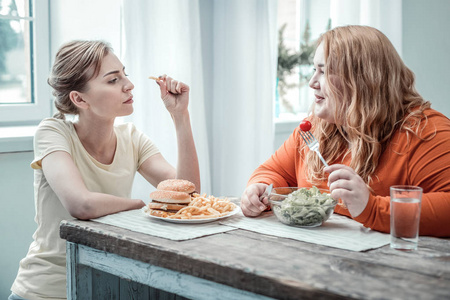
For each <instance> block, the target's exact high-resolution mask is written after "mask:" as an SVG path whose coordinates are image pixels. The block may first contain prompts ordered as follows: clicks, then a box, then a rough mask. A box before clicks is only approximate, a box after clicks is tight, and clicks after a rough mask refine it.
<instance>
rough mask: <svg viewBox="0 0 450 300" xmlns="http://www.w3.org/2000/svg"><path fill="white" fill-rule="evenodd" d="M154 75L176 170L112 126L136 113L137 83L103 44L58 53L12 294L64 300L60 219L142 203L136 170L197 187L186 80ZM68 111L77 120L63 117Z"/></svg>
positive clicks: (132, 134)
mask: <svg viewBox="0 0 450 300" xmlns="http://www.w3.org/2000/svg"><path fill="white" fill-rule="evenodd" d="M156 79H157V80H156V83H157V84H158V85H159V88H160V90H161V98H162V100H163V101H164V104H165V106H166V108H167V110H168V112H169V113H170V114H171V116H172V119H173V122H174V124H175V129H176V134H177V141H178V166H177V168H174V167H173V166H171V165H170V164H169V163H168V162H167V161H166V160H165V159H164V157H163V156H162V154H161V153H160V152H159V150H158V149H157V147H156V146H155V145H154V144H153V143H152V141H151V140H150V139H149V138H148V137H147V136H145V135H144V134H143V133H141V132H140V131H139V130H137V129H136V128H135V127H134V125H132V124H130V123H127V124H121V125H114V121H115V119H116V118H117V117H121V116H127V115H130V114H131V113H132V112H133V102H134V99H133V94H132V91H133V88H134V85H133V83H132V82H131V81H130V80H129V79H128V77H127V74H126V72H125V67H124V66H123V65H122V63H121V62H120V60H119V59H118V58H117V57H116V56H115V55H114V53H113V52H112V49H111V48H110V46H109V45H108V44H106V43H104V42H101V41H73V42H69V43H67V44H65V45H63V46H62V47H61V48H60V50H59V51H58V53H57V54H56V59H55V63H54V65H53V69H52V73H51V75H50V77H49V79H48V83H49V84H50V86H51V87H52V88H53V95H54V96H55V98H56V99H55V105H56V108H57V109H58V111H59V112H58V113H57V114H56V115H55V116H54V117H53V118H48V119H45V120H43V121H42V122H41V124H40V125H39V127H38V129H37V132H36V135H35V145H34V149H35V158H34V160H33V162H32V163H31V167H32V168H33V169H34V170H35V182H34V186H35V206H36V222H37V225H38V227H37V230H36V232H35V234H34V235H33V238H34V241H33V242H32V244H31V246H30V248H29V251H28V254H27V256H26V257H25V258H24V259H22V260H21V262H20V267H19V271H18V275H17V277H16V280H15V282H14V284H13V286H12V288H11V290H12V292H13V294H12V295H11V296H10V299H30V300H31V299H65V298H66V256H65V251H66V250H65V248H66V247H65V242H64V241H63V240H62V239H61V238H60V237H59V223H60V222H61V220H63V219H70V218H79V219H84V220H86V219H92V218H97V217H101V216H104V215H108V214H112V213H116V212H120V211H125V210H131V209H139V208H141V207H143V206H144V205H145V203H144V202H143V201H142V200H141V199H132V198H131V188H132V184H133V179H134V176H135V174H136V171H138V172H139V173H140V174H141V175H142V176H143V177H144V178H145V179H146V180H147V181H148V182H149V183H150V184H152V185H153V186H156V185H157V184H158V183H159V182H161V181H163V180H165V179H169V178H182V179H186V180H189V181H191V182H193V183H194V184H195V186H196V188H197V191H199V190H200V176H199V166H198V159H197V153H196V149H195V145H194V140H193V135H192V131H191V125H190V117H189V112H188V103H189V86H187V85H186V84H184V83H183V82H180V81H177V80H174V79H172V78H170V77H168V76H166V75H163V76H160V77H158V78H156ZM138 101H142V100H141V99H138ZM65 115H75V116H77V120H76V121H74V122H72V121H68V120H66V119H65Z"/></svg>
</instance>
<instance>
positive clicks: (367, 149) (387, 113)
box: [305, 26, 430, 185]
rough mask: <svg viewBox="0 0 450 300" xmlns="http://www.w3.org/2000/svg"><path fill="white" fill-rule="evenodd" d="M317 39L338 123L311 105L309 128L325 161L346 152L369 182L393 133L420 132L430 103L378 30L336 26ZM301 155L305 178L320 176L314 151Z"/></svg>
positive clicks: (336, 159)
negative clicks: (317, 141)
mask: <svg viewBox="0 0 450 300" xmlns="http://www.w3.org/2000/svg"><path fill="white" fill-rule="evenodd" d="M321 43H322V44H323V48H324V55H325V76H326V77H325V80H326V82H327V84H328V87H329V97H331V98H332V99H334V101H336V111H335V120H342V124H341V122H338V123H339V124H331V123H328V122H326V121H324V120H322V119H319V118H318V117H317V116H315V115H314V106H313V107H312V111H313V113H312V115H311V121H312V123H313V124H314V129H313V133H314V135H315V137H316V138H317V139H318V140H319V141H320V151H321V153H322V155H323V156H324V158H325V159H326V160H327V162H328V163H340V162H342V160H343V159H344V158H345V157H346V156H348V155H350V157H351V163H350V167H352V168H353V169H354V170H355V171H356V173H357V174H358V175H359V176H361V178H362V179H363V180H364V181H365V182H366V184H367V185H369V184H370V182H371V180H372V177H371V176H372V175H373V174H374V172H375V170H376V169H377V167H378V161H379V159H380V157H381V155H382V153H383V151H384V150H385V149H386V147H387V145H388V143H389V141H390V139H391V138H392V135H393V134H394V132H396V131H397V130H399V129H400V130H405V131H406V132H407V134H415V135H419V125H420V123H421V120H422V118H424V117H425V115H424V113H423V111H424V110H425V109H427V108H429V107H430V103H429V102H427V101H425V100H424V99H423V98H422V97H421V96H420V95H419V93H418V92H417V91H416V89H415V87H414V73H413V72H412V71H411V70H410V69H408V68H407V67H406V65H405V64H404V63H403V61H402V59H401V58H400V56H399V55H398V53H397V51H396V50H395V48H394V46H393V45H392V44H391V42H390V41H389V39H388V38H387V37H386V36H385V35H384V34H383V33H381V32H380V31H378V30H377V29H375V28H372V27H368V26H344V27H337V28H334V29H332V30H330V31H327V32H326V33H324V34H323V35H322V36H321V37H320V38H319V40H318V42H317V45H320V44H321ZM329 75H335V76H333V77H337V78H338V80H335V78H333V80H330V77H329ZM425 120H426V118H425ZM349 145H350V146H349ZM305 159H306V166H307V167H306V168H307V170H306V171H307V174H308V177H309V178H308V179H309V180H310V181H311V182H316V181H320V180H324V179H325V176H324V172H323V164H322V163H321V162H320V160H319V158H318V156H317V155H316V154H315V153H314V152H312V151H307V154H306V158H305Z"/></svg>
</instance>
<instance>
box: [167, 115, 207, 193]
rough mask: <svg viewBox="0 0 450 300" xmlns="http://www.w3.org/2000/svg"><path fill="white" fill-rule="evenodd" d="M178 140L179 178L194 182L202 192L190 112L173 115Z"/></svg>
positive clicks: (197, 189)
mask: <svg viewBox="0 0 450 300" xmlns="http://www.w3.org/2000/svg"><path fill="white" fill-rule="evenodd" d="M172 119H173V121H174V123H175V130H176V134H177V142H178V166H177V178H180V179H186V180H189V181H191V182H193V183H194V184H195V186H196V191H197V192H200V190H201V186H200V169H199V165H198V157H197V150H196V149H195V143H194V137H193V134H192V128H191V121H190V116H189V112H187V111H186V113H184V114H182V115H177V116H173V115H172Z"/></svg>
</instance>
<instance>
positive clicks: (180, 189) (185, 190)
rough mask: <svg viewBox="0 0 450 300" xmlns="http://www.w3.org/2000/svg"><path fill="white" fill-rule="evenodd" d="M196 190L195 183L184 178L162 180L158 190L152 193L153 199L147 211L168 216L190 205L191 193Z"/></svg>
mask: <svg viewBox="0 0 450 300" xmlns="http://www.w3.org/2000/svg"><path fill="white" fill-rule="evenodd" d="M193 192H195V184H193V183H192V182H190V181H188V180H184V179H168V180H164V181H161V182H160V183H159V184H158V186H157V187H156V190H155V191H153V192H151V193H150V198H151V199H152V201H151V202H150V203H149V204H147V208H148V210H147V213H148V214H150V215H152V216H156V217H162V218H167V217H169V216H171V215H174V214H176V213H177V212H178V211H179V210H180V209H182V208H184V207H186V206H188V204H189V203H190V202H191V195H190V194H192V193H193Z"/></svg>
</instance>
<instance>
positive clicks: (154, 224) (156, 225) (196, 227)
mask: <svg viewBox="0 0 450 300" xmlns="http://www.w3.org/2000/svg"><path fill="white" fill-rule="evenodd" d="M233 217H235V216H232V217H230V218H233ZM92 221H95V222H100V223H104V224H108V225H113V226H117V227H122V228H126V229H129V230H131V231H135V232H141V233H145V234H149V235H153V236H157V237H162V238H165V239H170V240H176V241H183V240H190V239H195V238H198V237H202V236H206V235H211V234H216V233H222V232H226V231H230V230H235V229H236V228H235V227H230V226H225V225H222V224H220V223H219V222H218V221H215V222H211V223H203V224H173V223H168V222H166V221H161V220H156V219H151V218H150V217H148V216H146V215H145V214H144V213H143V212H142V211H141V210H140V209H136V210H129V211H123V212H119V213H116V214H113V215H108V216H104V217H100V218H97V219H92Z"/></svg>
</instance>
